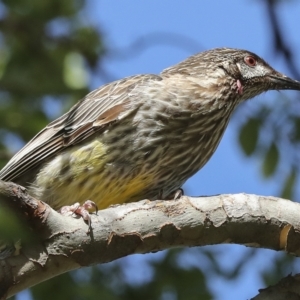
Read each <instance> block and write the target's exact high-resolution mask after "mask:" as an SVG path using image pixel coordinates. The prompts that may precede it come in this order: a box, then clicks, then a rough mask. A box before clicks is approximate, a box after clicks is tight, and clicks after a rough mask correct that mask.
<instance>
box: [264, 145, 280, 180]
mask: <svg viewBox="0 0 300 300" xmlns="http://www.w3.org/2000/svg"><path fill="white" fill-rule="evenodd" d="M278 161H279V152H278V148H277V146H276V145H275V144H274V143H272V144H271V146H270V148H269V149H268V151H267V153H266V156H265V160H264V162H263V165H262V173H263V175H264V176H265V177H270V176H272V175H273V174H274V173H275V171H276V168H277V165H278Z"/></svg>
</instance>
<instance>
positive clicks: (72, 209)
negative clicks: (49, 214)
mask: <svg viewBox="0 0 300 300" xmlns="http://www.w3.org/2000/svg"><path fill="white" fill-rule="evenodd" d="M90 209H95V210H96V214H97V212H98V207H97V205H96V203H95V202H93V201H91V200H87V201H85V202H84V203H83V204H82V205H80V203H79V202H77V203H74V204H73V205H69V206H63V207H62V208H61V209H60V210H59V212H60V213H61V214H62V215H68V214H70V213H74V214H76V215H79V216H81V217H82V218H83V220H84V221H85V222H87V223H88V226H89V230H88V232H87V233H89V232H90V230H91V224H92V222H91V216H90V213H89V210H90Z"/></svg>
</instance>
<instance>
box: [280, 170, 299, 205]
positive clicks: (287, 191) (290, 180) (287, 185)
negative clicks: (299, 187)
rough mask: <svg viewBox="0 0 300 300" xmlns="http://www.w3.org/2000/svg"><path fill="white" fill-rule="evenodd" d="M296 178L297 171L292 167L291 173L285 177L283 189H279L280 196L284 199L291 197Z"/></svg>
mask: <svg viewBox="0 0 300 300" xmlns="http://www.w3.org/2000/svg"><path fill="white" fill-rule="evenodd" d="M296 180H297V173H296V171H295V169H294V168H293V169H292V170H291V173H290V174H289V176H287V178H286V179H285V182H284V185H283V189H282V191H281V197H282V198H285V199H292V198H293V194H294V187H295V182H296Z"/></svg>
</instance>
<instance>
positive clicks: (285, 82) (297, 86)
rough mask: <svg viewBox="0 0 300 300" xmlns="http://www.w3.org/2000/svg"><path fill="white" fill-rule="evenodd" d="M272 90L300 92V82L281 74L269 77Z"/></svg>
mask: <svg viewBox="0 0 300 300" xmlns="http://www.w3.org/2000/svg"><path fill="white" fill-rule="evenodd" d="M268 80H269V84H270V88H271V89H273V90H297V91H300V81H297V80H294V79H291V78H289V77H287V76H285V75H283V74H281V73H279V72H276V73H273V74H271V75H268Z"/></svg>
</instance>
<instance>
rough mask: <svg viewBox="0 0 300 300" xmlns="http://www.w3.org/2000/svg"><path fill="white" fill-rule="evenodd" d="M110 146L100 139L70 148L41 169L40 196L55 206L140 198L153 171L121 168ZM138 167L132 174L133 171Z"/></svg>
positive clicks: (119, 201) (38, 184)
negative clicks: (111, 155)
mask: <svg viewBox="0 0 300 300" xmlns="http://www.w3.org/2000/svg"><path fill="white" fill-rule="evenodd" d="M109 155H110V154H109V153H108V151H107V147H106V146H105V145H104V144H103V143H102V142H100V141H99V140H98V139H95V140H93V141H91V142H90V143H89V144H88V145H85V146H78V147H73V148H69V150H68V151H66V152H65V153H62V154H60V155H58V156H57V157H56V158H54V159H53V160H52V161H51V162H50V163H48V164H47V165H45V166H44V167H43V169H42V170H41V171H40V172H39V174H38V176H37V179H36V181H35V186H36V187H37V190H38V193H40V194H41V195H36V196H37V197H39V199H41V200H43V201H45V202H48V203H49V204H50V205H51V206H53V207H54V208H60V207H62V206H64V205H70V204H73V203H75V202H80V203H83V202H84V201H86V200H88V199H89V200H92V201H94V202H95V203H96V204H97V206H98V208H99V209H103V208H106V207H108V206H109V205H111V204H122V203H125V202H130V201H137V200H141V199H140V198H142V197H143V195H144V192H143V191H144V190H145V189H147V188H148V187H149V186H150V184H151V183H152V182H153V179H154V178H153V177H154V176H153V174H150V173H147V174H143V173H142V172H141V170H142V168H140V171H137V169H136V168H138V166H129V167H128V174H126V172H124V170H123V171H122V172H120V169H119V168H118V166H115V165H114V164H113V163H110V162H111V161H114V160H113V159H112V158H111V157H109ZM133 170H134V171H135V174H136V175H135V176H133V175H132V174H133V173H132V171H133Z"/></svg>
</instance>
